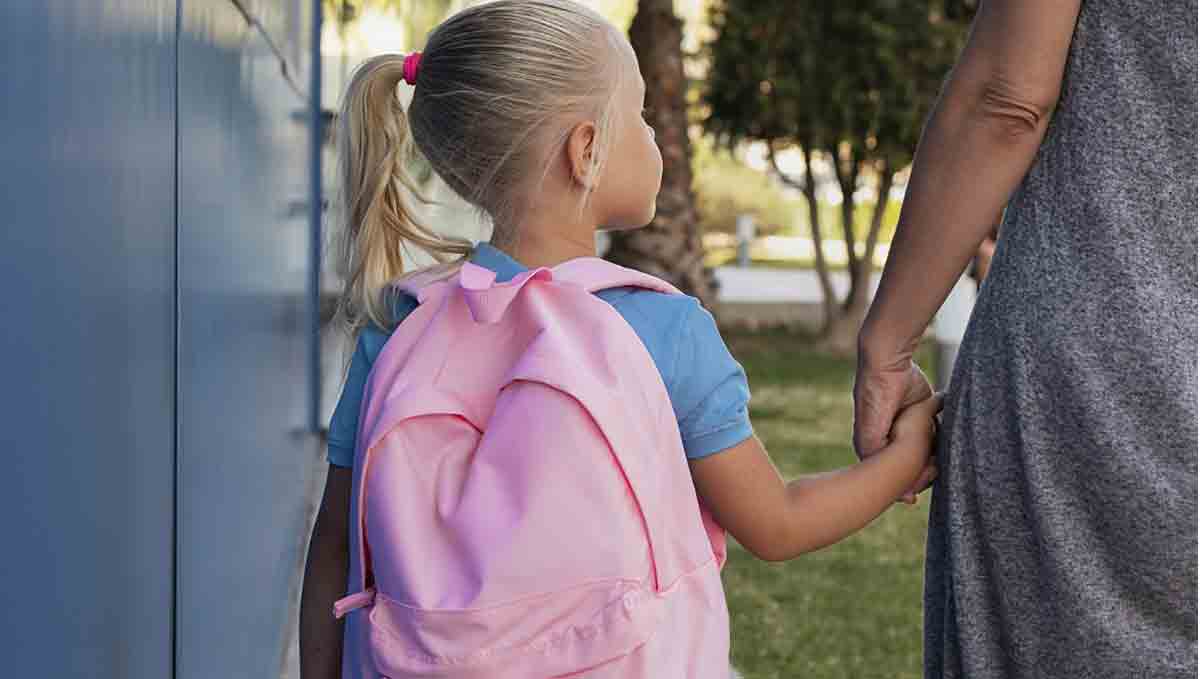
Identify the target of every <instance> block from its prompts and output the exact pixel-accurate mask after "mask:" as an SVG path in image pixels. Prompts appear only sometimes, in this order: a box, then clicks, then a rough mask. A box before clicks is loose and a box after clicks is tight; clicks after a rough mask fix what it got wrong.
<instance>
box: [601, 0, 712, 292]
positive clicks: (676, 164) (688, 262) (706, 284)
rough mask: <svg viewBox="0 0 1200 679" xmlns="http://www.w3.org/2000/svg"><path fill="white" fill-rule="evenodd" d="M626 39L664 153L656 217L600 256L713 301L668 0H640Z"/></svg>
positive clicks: (678, 37)
mask: <svg viewBox="0 0 1200 679" xmlns="http://www.w3.org/2000/svg"><path fill="white" fill-rule="evenodd" d="M629 41H630V42H631V43H632V44H633V49H634V51H635V52H636V53H637V55H638V61H639V63H640V65H641V71H642V77H643V78H644V79H645V80H646V107H647V108H648V109H650V111H651V112H652V118H651V121H650V123H651V125H652V126H653V127H654V132H655V135H656V137H657V141H658V146H659V149H660V150H661V151H662V156H663V177H662V188H661V190H659V193H658V213H657V214H656V215H655V217H654V220H653V221H652V222H650V224H649V225H647V226H646V227H644V228H641V229H636V230H632V231H613V232H610V235H611V236H612V245H611V246H610V248H609V250H608V253H607V255H606V257H607V258H608V259H609V260H611V261H613V262H615V263H617V264H621V265H622V266H628V267H630V268H633V269H637V270H639V271H644V272H646V273H649V274H653V275H655V276H658V277H660V278H663V279H665V280H667V281H669V282H671V283H672V284H674V285H675V286H676V287H678V288H679V289H680V290H682V291H684V292H686V293H687V294H689V295H693V296H695V297H697V298H699V299H700V301H701V303H702V304H704V305H705V306H709V305H711V303H712V302H713V301H714V295H713V287H714V286H713V281H712V272H711V271H709V270H707V269H706V268H705V266H704V246H703V243H702V242H701V239H700V221H699V218H698V215H697V213H696V202H695V196H694V195H693V194H692V164H691V158H692V150H691V142H690V140H689V139H688V118H687V79H686V78H685V77H684V73H683V49H682V47H683V22H682V21H681V20H680V19H679V18H678V17H676V16H675V9H674V5H673V3H672V0H639V2H638V9H637V14H636V15H635V16H634V18H633V24H632V25H631V26H630V27H629Z"/></svg>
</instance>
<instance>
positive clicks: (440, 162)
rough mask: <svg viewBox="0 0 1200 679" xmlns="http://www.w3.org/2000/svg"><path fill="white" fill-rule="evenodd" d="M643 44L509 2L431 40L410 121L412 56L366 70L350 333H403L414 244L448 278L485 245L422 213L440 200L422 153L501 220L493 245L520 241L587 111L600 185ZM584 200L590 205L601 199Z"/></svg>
mask: <svg viewBox="0 0 1200 679" xmlns="http://www.w3.org/2000/svg"><path fill="white" fill-rule="evenodd" d="M630 49H631V48H630V47H629V43H628V42H627V41H626V40H625V39H624V37H623V36H622V35H621V34H620V32H619V31H618V30H617V29H616V28H615V27H614V26H613V25H612V24H610V23H609V22H608V21H606V20H605V19H604V18H603V17H601V16H600V15H599V14H597V13H595V12H594V11H592V10H590V9H588V8H586V7H584V6H582V5H579V4H577V3H575V2H572V1H571V0H496V1H495V2H489V3H486V4H482V5H478V6H475V7H471V8H468V9H465V10H463V11H461V12H459V13H458V14H455V15H454V16H452V17H450V18H449V19H447V20H446V21H445V22H443V23H442V24H441V25H440V26H438V27H437V28H436V29H434V31H433V32H432V33H431V34H430V36H429V40H428V44H427V46H426V48H425V50H424V52H423V55H422V58H421V63H420V68H419V70H418V73H417V78H416V83H415V85H414V87H415V90H414V91H413V98H412V102H411V104H410V105H409V110H408V111H407V112H406V111H405V110H404V108H403V106H402V105H401V103H400V100H399V99H398V98H397V96H396V95H397V93H396V87H397V85H398V84H399V83H400V82H401V81H402V80H403V76H404V55H384V56H379V57H375V58H373V59H370V60H368V61H367V62H366V63H364V64H363V65H362V66H360V67H359V68H358V69H357V71H356V72H355V73H354V76H353V78H352V79H351V82H350V86H349V88H348V89H347V92H346V96H345V98H344V100H343V104H342V109H341V115H340V119H339V131H338V144H339V149H338V154H339V179H340V184H341V185H340V187H339V188H340V191H339V196H340V200H339V202H340V205H339V207H340V210H339V213H340V217H341V220H342V222H343V223H342V225H341V228H340V229H338V230H337V231H335V233H336V234H337V238H338V241H339V242H338V244H337V245H338V248H337V253H336V257H337V264H338V269H339V271H340V273H341V274H342V275H343V276H344V277H345V280H346V286H345V290H344V291H343V294H342V298H341V301H340V303H339V308H338V316H339V318H340V319H341V321H342V322H343V323H344V325H345V327H346V328H347V329H348V330H350V332H352V333H354V332H357V331H358V330H360V329H361V328H362V327H363V326H364V325H365V324H367V323H368V322H370V323H374V324H376V325H377V326H379V327H380V328H385V329H390V328H391V327H392V325H393V324H394V320H393V319H392V313H391V309H390V298H389V291H390V289H391V287H392V285H393V284H394V283H396V282H397V281H399V280H402V279H403V278H404V277H405V276H406V274H408V273H410V272H405V271H404V264H403V259H402V254H403V253H404V252H405V249H406V248H408V247H409V246H416V247H418V248H420V249H421V250H422V251H424V252H426V253H428V254H429V255H430V256H431V257H433V259H434V260H435V261H436V262H438V264H437V265H435V267H437V268H440V269H441V270H443V271H445V272H447V273H450V272H453V271H454V270H455V269H456V268H457V266H458V265H459V264H461V262H462V261H463V260H464V259H465V258H466V257H468V256H469V255H470V254H471V252H472V250H473V247H472V244H471V243H470V242H469V241H467V240H465V239H461V238H449V237H445V236H442V235H439V234H438V233H437V232H436V231H434V230H433V229H431V228H430V227H428V226H427V225H425V224H424V223H423V222H422V220H421V219H420V217H419V216H418V215H417V213H416V203H428V202H430V201H429V200H428V199H427V198H426V197H425V196H424V195H423V193H422V191H421V187H420V184H419V182H418V181H417V180H416V179H415V178H414V177H413V175H412V173H411V171H410V169H409V168H410V164H411V162H412V158H413V155H414V154H415V153H417V152H419V153H420V154H422V155H423V156H424V157H425V158H426V159H427V160H428V162H429V165H430V166H431V167H432V169H433V171H434V172H436V173H437V174H438V176H440V177H441V179H442V180H443V181H445V183H446V184H447V185H448V186H449V187H450V188H451V189H453V190H454V191H455V192H456V193H458V194H459V195H460V196H461V197H462V198H463V199H465V200H466V201H467V202H468V203H470V204H471V205H473V206H474V207H475V208H476V209H477V210H478V211H479V212H480V213H481V216H486V217H487V218H490V220H491V222H492V224H493V235H492V242H493V243H495V244H496V245H498V246H500V247H505V246H512V245H514V244H515V242H516V239H517V238H518V237H519V234H518V233H517V232H516V225H517V224H518V223H519V221H520V219H521V216H522V214H523V213H524V211H525V210H526V209H527V207H528V205H527V203H526V196H529V195H531V194H532V192H534V191H537V190H538V188H539V187H540V186H541V183H542V181H543V180H544V179H545V177H546V175H547V173H548V172H549V169H550V166H551V162H552V160H553V158H554V154H555V153H556V152H557V151H558V150H559V149H560V148H561V146H562V144H563V143H565V141H566V139H567V137H568V136H569V134H570V131H571V127H572V126H573V124H574V123H575V122H578V120H579V118H580V117H581V116H586V117H587V119H590V120H595V121H596V127H597V134H596V137H597V138H596V140H595V142H594V145H593V148H594V152H593V153H592V156H591V160H590V163H591V167H590V170H591V175H590V176H592V177H597V176H599V173H600V171H601V170H602V168H603V165H604V162H605V160H606V156H607V150H608V148H609V147H610V146H611V143H612V137H613V127H614V119H615V116H616V98H617V97H616V93H617V92H618V90H619V89H620V88H621V87H622V86H623V83H624V80H625V78H624V76H623V71H624V70H625V69H623V68H622V67H621V63H620V62H621V58H620V57H621V56H622V55H621V51H622V50H625V51H629V50H630ZM629 53H630V54H631V52H629ZM414 146H415V149H414ZM582 194H583V195H581V197H580V203H579V209H580V210H582V209H583V208H584V206H585V205H586V201H587V199H588V196H589V193H588V192H582Z"/></svg>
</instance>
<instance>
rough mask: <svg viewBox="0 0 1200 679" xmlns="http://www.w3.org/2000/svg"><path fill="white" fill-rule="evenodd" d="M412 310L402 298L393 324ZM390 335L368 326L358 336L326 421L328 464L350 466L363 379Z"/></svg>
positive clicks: (410, 303) (412, 302)
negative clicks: (340, 392) (336, 397)
mask: <svg viewBox="0 0 1200 679" xmlns="http://www.w3.org/2000/svg"><path fill="white" fill-rule="evenodd" d="M415 308H417V301H416V300H415V299H413V298H412V297H410V296H408V295H402V296H401V297H400V298H399V299H398V300H397V301H396V304H395V318H396V322H397V323H399V322H400V321H403V320H404V319H405V318H406V317H407V316H408V314H410V313H412V310H413V309H415ZM390 336H391V333H389V332H386V331H384V330H382V329H380V328H378V327H376V326H374V325H368V326H367V327H365V328H363V330H362V331H361V332H360V333H359V334H358V342H357V343H356V344H355V347H354V356H352V357H351V358H350V368H349V370H347V371H346V383H345V385H343V386H342V395H341V397H340V398H338V403H337V406H336V407H335V408H334V409H333V417H332V418H331V419H330V421H329V437H328V445H329V450H328V453H327V457H328V459H329V463H330V464H333V465H337V466H339V467H353V466H354V445H355V442H356V441H357V440H358V415H359V410H361V409H362V401H363V391H364V390H365V389H366V386H367V376H368V375H370V374H371V366H373V365H374V364H375V359H376V358H377V357H378V356H379V352H380V351H383V345H384V344H386V343H387V340H388V337H390Z"/></svg>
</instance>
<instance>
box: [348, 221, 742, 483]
mask: <svg viewBox="0 0 1200 679" xmlns="http://www.w3.org/2000/svg"><path fill="white" fill-rule="evenodd" d="M471 261H472V262H474V263H476V264H478V265H480V266H483V267H486V268H488V269H491V270H492V271H495V272H496V280H497V281H507V280H511V279H512V278H514V277H516V276H517V275H518V274H520V273H521V272H522V271H525V270H526V267H524V266H522V265H521V264H520V263H518V262H517V261H516V260H514V259H513V258H511V257H509V256H508V255H507V254H505V253H503V252H501V251H500V250H497V249H496V248H495V247H492V246H491V245H489V244H487V243H480V245H479V247H478V248H476V250H475V254H474V255H472V257H471ZM596 294H597V296H598V297H600V298H601V299H603V300H604V301H606V302H608V303H609V304H611V305H612V306H613V308H614V309H616V310H617V312H618V313H620V314H621V316H622V317H624V318H625V320H626V321H627V322H628V323H629V325H630V326H632V327H633V330H634V332H636V333H637V335H638V337H640V338H641V340H642V343H643V344H645V345H646V349H647V350H648V351H649V352H650V356H651V357H652V358H653V359H654V364H655V365H656V366H658V370H659V372H660V373H661V374H662V379H663V384H665V385H666V386H667V394H668V395H669V396H670V398H671V405H672V406H673V407H674V409H675V417H676V419H677V420H678V421H679V432H680V434H681V435H682V437H683V449H684V451H685V452H686V453H687V456H688V458H690V459H696V458H701V457H705V456H707V455H712V454H713V453H717V452H720V451H722V450H725V449H727V448H730V447H732V446H735V445H737V444H739V443H741V442H742V441H745V440H746V439H748V438H750V436H751V435H752V434H753V433H754V432H753V430H752V429H751V427H750V415H749V413H748V412H747V409H746V406H747V404H748V403H749V402H750V387H749V385H748V383H747V382H746V372H745V371H744V370H742V366H741V365H740V364H739V363H738V362H737V361H736V360H734V358H733V356H732V355H731V354H730V353H729V349H728V348H727V347H726V346H725V342H724V340H722V339H721V335H720V333H719V332H718V331H717V324H716V322H715V321H714V320H713V317H712V314H710V313H708V311H707V310H705V309H704V307H702V306H700V302H699V301H698V300H697V299H696V298H695V297H690V296H685V295H667V294H663V293H661V292H655V291H653V290H646V289H643V288H612V289H610V290H601V291H600V292H598V293H596ZM416 306H417V302H416V300H415V299H413V298H412V297H409V296H407V295H404V296H401V297H400V300H399V302H398V303H397V309H396V311H397V313H396V319H397V322H399V321H401V320H403V319H404V317H405V316H407V315H408V314H409V313H411V312H412V310H413V309H415V308H416ZM388 336H389V333H387V332H385V331H383V330H381V329H379V328H378V327H376V326H374V325H368V326H367V327H366V328H365V329H363V331H362V332H361V333H359V338H358V346H357V347H356V348H355V350H354V357H353V358H352V359H351V361H350V370H349V372H348V373H347V375H346V385H345V386H344V387H343V388H342V397H341V400H339V401H338V404H337V408H336V410H334V413H333V420H332V421H331V422H330V424H329V462H330V463H331V464H335V465H338V466H340V467H350V466H352V465H353V464H354V440H355V438H356V436H357V432H358V415H359V409H360V406H361V404H362V397H363V389H364V387H365V386H366V382H367V375H368V374H369V373H370V372H371V365H372V364H373V363H374V362H375V358H376V357H377V356H379V352H380V351H381V350H382V349H383V345H384V343H385V342H387V339H388Z"/></svg>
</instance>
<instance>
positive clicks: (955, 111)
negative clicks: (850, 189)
mask: <svg viewBox="0 0 1200 679" xmlns="http://www.w3.org/2000/svg"><path fill="white" fill-rule="evenodd" d="M971 70H972V69H971V67H970V65H966V66H965V67H964V68H963V69H960V71H959V72H957V73H956V74H955V76H953V77H952V78H951V80H950V82H949V84H948V85H947V87H946V90H945V92H944V94H943V96H942V98H941V100H940V101H939V102H938V104H937V106H936V109H935V111H934V113H933V115H932V116H931V118H930V120H929V123H928V125H927V126H926V129H925V133H924V135H923V137H922V139H921V142H920V145H919V146H918V149H917V152H916V156H915V160H914V163H913V169H912V179H911V180H910V182H909V185H908V190H907V193H906V196H905V199H904V206H903V208H902V210H901V214H900V220H899V224H898V225H897V229H896V236H895V238H894V239H893V241H892V247H891V252H890V254H889V257H888V262H887V265H886V266H885V268H884V272H883V278H882V281H881V282H880V286H879V292H878V293H877V295H876V298H875V301H874V303H873V305H872V308H871V310H870V313H869V314H868V318H867V321H866V323H865V324H864V326H863V334H862V337H861V343H862V345H863V346H862V348H863V351H864V352H865V353H866V354H867V356H868V357H870V356H879V357H882V358H884V359H885V360H886V359H891V358H893V357H896V356H903V355H907V353H908V352H909V350H911V349H912V348H913V347H914V346H915V344H916V342H917V340H918V339H919V338H920V336H921V334H922V332H923V331H924V329H925V327H926V326H927V325H928V324H929V321H930V320H931V319H932V317H933V315H934V313H936V312H937V310H938V308H939V307H940V306H941V304H942V302H943V301H944V300H945V299H946V295H947V294H948V293H949V291H950V289H951V288H952V287H953V286H954V283H955V281H957V280H958V278H959V276H960V275H961V274H962V272H963V270H964V269H965V268H966V266H967V264H968V263H969V262H970V260H971V257H972V256H973V255H974V254H975V252H976V250H977V249H978V247H979V244H980V242H982V241H983V239H984V238H985V237H987V235H988V234H989V232H990V231H991V229H992V227H993V225H994V222H995V218H996V215H997V214H999V213H1000V212H1001V211H1002V210H1003V208H1004V206H1005V204H1006V203H1007V202H1008V199H1009V196H1010V195H1011V194H1012V192H1013V191H1014V190H1015V188H1016V187H1017V185H1018V184H1019V182H1020V181H1021V179H1022V177H1023V176H1024V175H1025V173H1026V172H1027V171H1028V169H1029V166H1030V164H1031V163H1032V161H1033V158H1034V156H1035V155H1036V153H1037V149H1038V146H1039V144H1040V143H1041V140H1042V137H1043V135H1044V134H1045V131H1046V126H1047V121H1048V117H1049V113H1050V106H1049V105H1047V104H1045V103H1031V102H1034V101H1042V102H1044V101H1047V100H1049V101H1051V102H1052V101H1053V99H1050V98H1048V97H1041V98H1033V97H1024V96H1022V95H1020V94H1018V93H1015V90H1012V88H1009V89H1005V86H1002V85H1000V84H998V83H997V82H995V80H994V79H993V78H992V77H991V76H986V75H984V76H980V75H978V74H972V72H971Z"/></svg>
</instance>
